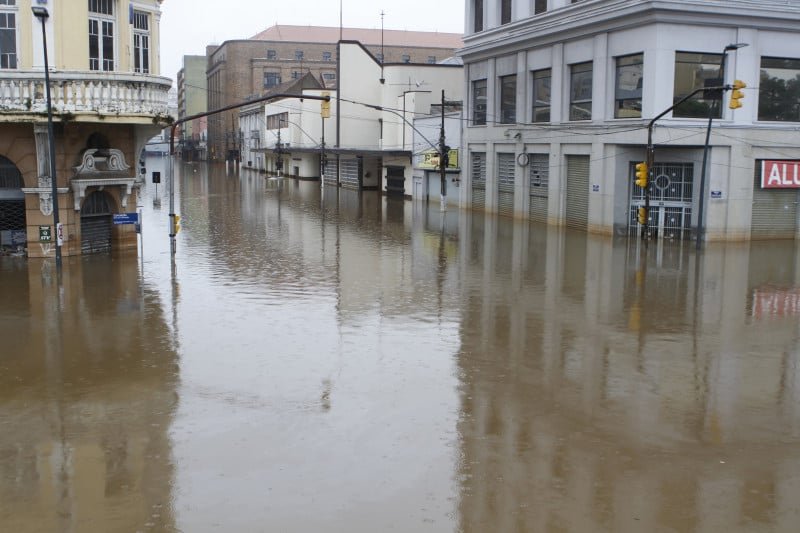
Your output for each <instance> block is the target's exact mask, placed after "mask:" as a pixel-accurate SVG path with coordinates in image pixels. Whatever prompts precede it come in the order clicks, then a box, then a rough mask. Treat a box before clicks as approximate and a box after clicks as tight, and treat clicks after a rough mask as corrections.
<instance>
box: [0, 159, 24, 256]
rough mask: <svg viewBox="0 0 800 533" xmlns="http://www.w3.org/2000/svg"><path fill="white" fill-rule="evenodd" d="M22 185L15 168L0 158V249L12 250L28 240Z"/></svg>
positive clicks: (9, 162)
mask: <svg viewBox="0 0 800 533" xmlns="http://www.w3.org/2000/svg"><path fill="white" fill-rule="evenodd" d="M22 183H23V182H22V174H21V173H20V171H19V169H18V168H17V166H16V165H15V164H14V163H12V162H11V161H10V160H8V159H6V158H5V157H3V156H0V247H5V248H12V249H13V248H16V247H17V246H22V245H24V244H25V243H26V242H27V240H28V239H27V232H26V228H25V226H26V222H25V194H24V193H23V192H22Z"/></svg>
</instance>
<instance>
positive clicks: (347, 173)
mask: <svg viewBox="0 0 800 533" xmlns="http://www.w3.org/2000/svg"><path fill="white" fill-rule="evenodd" d="M339 165H340V167H341V173H342V174H341V176H340V177H339V180H340V182H341V185H342V187H344V188H346V189H360V188H361V158H355V157H352V158H347V159H340V160H339Z"/></svg>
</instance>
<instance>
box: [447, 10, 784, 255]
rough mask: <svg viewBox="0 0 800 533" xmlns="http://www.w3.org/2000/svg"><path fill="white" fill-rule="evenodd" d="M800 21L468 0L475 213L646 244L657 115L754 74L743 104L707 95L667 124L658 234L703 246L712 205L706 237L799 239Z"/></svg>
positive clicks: (663, 126) (465, 192) (769, 14)
mask: <svg viewBox="0 0 800 533" xmlns="http://www.w3.org/2000/svg"><path fill="white" fill-rule="evenodd" d="M798 28H800V2H794V1H791V2H786V1H784V0H763V1H759V2H752V1H747V0H730V1H724V2H723V1H717V0H705V1H704V0H694V1H692V2H686V1H678V0H659V1H655V0H582V1H577V0H572V1H570V0H467V3H466V33H465V37H464V44H465V47H464V48H463V49H462V50H461V51H460V55H461V57H462V58H463V60H464V65H465V74H466V86H465V93H464V94H465V95H469V96H468V98H467V113H466V115H467V120H466V124H465V128H464V150H463V153H464V157H465V158H466V159H465V160H464V161H462V163H461V164H462V167H463V168H464V169H465V175H466V177H467V180H466V183H465V184H464V185H465V186H464V187H462V189H461V198H460V202H461V204H462V205H463V206H465V207H472V208H475V209H479V210H485V211H487V212H492V213H500V214H509V215H513V216H515V217H517V218H530V219H531V220H536V221H541V222H547V223H549V224H554V225H563V226H567V227H572V228H576V229H579V230H583V231H589V232H594V233H601V234H609V235H611V234H614V235H637V234H638V233H639V226H638V223H637V220H636V218H637V217H636V213H637V210H638V208H639V207H640V206H642V205H643V204H644V190H643V189H641V188H640V187H638V186H636V185H635V184H634V166H635V164H636V163H637V162H640V161H644V160H645V148H646V144H647V124H648V122H649V121H650V120H651V119H652V118H654V117H656V116H657V115H659V114H660V113H661V112H662V111H664V110H666V109H668V108H669V107H670V106H672V105H673V104H674V103H676V102H677V101H678V100H680V99H681V98H682V97H683V96H685V95H688V94H689V93H691V92H692V91H693V90H694V89H699V88H703V87H713V86H717V85H719V84H720V81H721V79H724V83H725V84H731V83H733V81H734V80H742V81H744V82H745V83H747V85H748V88H746V89H745V90H744V91H743V92H744V95H745V96H744V98H743V99H742V100H741V103H742V104H743V106H742V107H741V108H739V109H737V110H732V109H729V107H728V102H729V99H730V94H731V93H730V91H727V92H726V93H725V95H724V96H723V100H722V101H721V102H720V101H719V100H715V99H714V97H713V94H707V93H703V92H701V93H699V94H698V95H697V96H696V97H694V98H692V99H691V100H689V101H688V102H686V103H685V104H682V105H681V106H679V107H676V108H675V109H674V110H673V111H672V112H670V113H668V114H666V115H665V116H664V117H663V118H661V119H659V120H658V122H657V123H656V126H655V130H654V137H653V139H654V142H655V164H654V165H653V168H652V169H651V171H652V174H651V177H650V183H651V185H650V187H651V210H650V212H649V217H650V218H649V222H650V225H651V227H652V228H655V230H656V231H657V232H658V236H659V237H663V238H672V239H676V238H690V237H692V236H693V235H695V232H696V231H697V228H698V220H699V216H698V215H699V214H700V212H701V211H702V212H704V216H703V219H704V221H703V226H702V227H703V233H704V238H705V239H706V240H748V239H772V238H790V239H797V238H798V236H800V223H798V200H800V198H799V197H798V188H800V174H798V178H797V179H795V177H794V176H795V172H800V170H798V165H797V162H798V160H800V137H798V135H797V128H798V125H800V124H799V123H800V105H798V101H800V31H798ZM734 44H735V45H737V47H732V46H730V45H734ZM745 45H746V46H745ZM726 49H727V50H726ZM721 71H722V72H721ZM709 116H711V117H712V118H713V127H712V130H711V137H710V142H709V151H708V159H707V160H708V163H707V165H706V176H705V190H704V191H701V188H700V185H701V181H702V179H701V178H702V174H703V173H702V162H703V152H704V150H703V148H704V143H705V136H706V128H707V124H708V117H709ZM762 173H766V175H764V176H762ZM770 176H771V179H770ZM762 178H763V181H762ZM701 202H702V210H701Z"/></svg>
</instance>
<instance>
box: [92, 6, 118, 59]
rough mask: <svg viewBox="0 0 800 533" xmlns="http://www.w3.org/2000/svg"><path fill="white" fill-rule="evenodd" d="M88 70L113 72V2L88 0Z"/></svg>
mask: <svg viewBox="0 0 800 533" xmlns="http://www.w3.org/2000/svg"><path fill="white" fill-rule="evenodd" d="M89 69H90V70H106V71H108V70H114V2H113V0H89Z"/></svg>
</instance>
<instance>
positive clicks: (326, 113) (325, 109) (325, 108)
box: [319, 91, 331, 118]
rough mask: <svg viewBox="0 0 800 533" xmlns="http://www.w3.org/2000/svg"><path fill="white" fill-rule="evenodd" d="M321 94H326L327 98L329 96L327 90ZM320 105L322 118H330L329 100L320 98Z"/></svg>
mask: <svg viewBox="0 0 800 533" xmlns="http://www.w3.org/2000/svg"><path fill="white" fill-rule="evenodd" d="M322 96H327V97H328V98H330V97H331V93H330V92H328V91H325V92H323V93H322ZM320 106H321V107H320V110H319V112H320V114H321V115H322V118H331V101H330V100H322V101H321V102H320Z"/></svg>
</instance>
